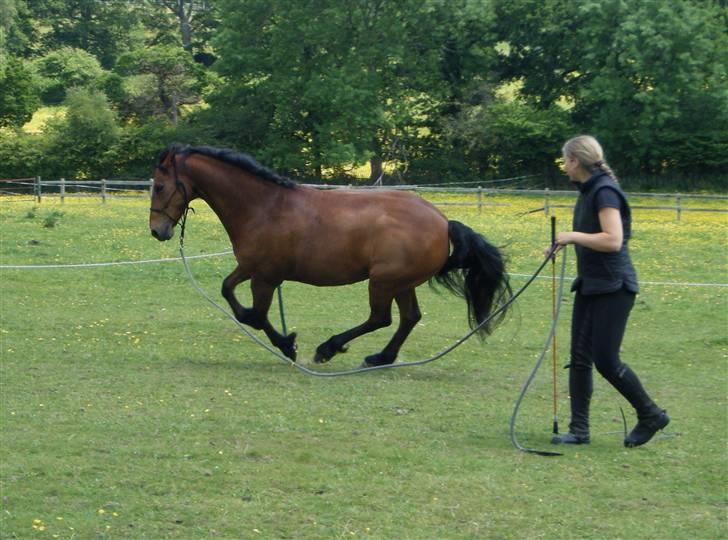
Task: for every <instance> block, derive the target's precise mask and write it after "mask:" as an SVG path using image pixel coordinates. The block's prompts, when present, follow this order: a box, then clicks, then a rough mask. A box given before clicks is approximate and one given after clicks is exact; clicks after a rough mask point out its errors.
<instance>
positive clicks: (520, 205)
mask: <svg viewBox="0 0 728 540" xmlns="http://www.w3.org/2000/svg"><path fill="white" fill-rule="evenodd" d="M504 202H507V203H508V204H509V206H494V207H491V208H487V209H486V210H484V211H483V212H482V214H479V213H477V211H476V210H474V209H467V208H456V207H448V208H446V213H447V214H448V215H449V216H450V217H452V218H454V219H459V220H461V221H464V222H465V223H467V224H469V225H470V226H472V227H473V228H475V229H476V230H478V231H480V232H482V233H483V234H485V235H486V236H487V237H488V238H489V239H490V240H491V241H492V242H494V243H496V244H498V245H502V246H504V250H505V252H506V253H507V255H508V257H509V269H510V271H511V272H512V273H514V275H513V277H512V280H513V284H514V285H515V286H520V285H521V284H522V283H523V282H524V279H525V278H524V277H522V276H521V275H518V274H530V273H531V272H532V271H533V270H534V269H535V268H536V267H537V266H538V264H539V263H540V262H541V253H542V250H543V248H544V246H545V244H546V243H547V242H548V237H549V228H550V225H549V220H548V219H547V218H546V217H545V216H544V215H543V214H542V213H533V214H526V215H523V211H524V210H528V209H529V208H532V207H534V201H528V200H526V199H516V198H511V199H504ZM194 206H195V207H196V209H197V213H196V214H195V215H193V216H191V218H190V222H189V225H188V232H187V238H186V246H187V254H188V255H199V254H205V253H207V254H210V253H216V252H221V251H225V250H227V249H229V246H228V242H227V239H226V237H225V233H224V231H223V229H222V227H221V226H220V225H219V223H218V222H217V219H216V217H215V216H214V215H213V214H212V212H211V211H210V210H209V209H207V208H206V207H205V206H204V204H203V203H196V204H194ZM536 206H538V205H536ZM557 216H558V220H559V228H565V227H566V224H567V223H568V222H569V221H570V216H569V212H568V211H563V212H559V213H558V214H557ZM724 216H725V214H684V215H683V216H682V219H681V221H679V222H678V221H676V219H675V214H673V213H671V212H658V211H640V212H638V213H636V215H635V238H634V240H633V242H632V250H633V256H634V260H635V264H636V266H637V270H638V272H639V275H640V278H641V280H642V282H643V284H642V293H641V295H640V296H639V298H638V303H637V305H636V307H635V309H634V311H633V314H632V318H631V321H630V327H629V330H628V333H627V336H626V339H625V343H624V346H623V357H624V360H625V361H627V362H629V363H630V365H632V367H633V368H634V369H635V371H637V373H639V374H640V376H641V378H642V379H643V382H644V384H645V386H646V387H647V389H648V390H649V391H650V393H651V394H652V395H653V397H654V398H655V400H656V401H657V402H658V403H659V404H660V405H661V406H663V407H665V408H667V410H668V411H669V413H670V415H671V416H672V418H673V423H672V424H671V425H670V427H669V428H668V430H667V434H668V436H662V435H661V436H658V438H657V439H656V440H654V441H653V442H651V443H650V444H648V445H646V446H644V447H641V448H637V449H631V450H628V449H625V448H624V447H623V446H622V435H621V430H622V425H621V424H622V421H621V416H620V412H619V407H620V406H621V407H624V409H625V413H626V414H627V418H628V422H629V424H630V426H629V427H631V425H632V424H633V422H634V414H633V411H631V410H630V408H629V406H628V404H626V403H625V402H624V401H623V400H622V399H621V398H620V397H619V395H618V394H617V393H616V392H615V391H614V390H613V389H612V388H611V387H609V386H608V385H607V384H606V383H605V382H604V381H603V380H602V379H600V378H598V377H597V378H596V380H595V395H594V400H593V426H592V429H593V434H592V439H593V442H592V444H591V445H590V446H588V447H579V448H563V449H562V450H563V451H564V453H565V455H564V456H563V457H555V458H545V457H539V456H534V455H529V454H524V453H521V452H518V451H516V450H515V449H514V448H513V447H512V445H511V442H510V439H509V435H508V427H509V420H510V416H511V411H512V408H513V404H514V401H515V399H516V397H517V395H518V392H519V391H520V388H521V385H522V384H523V382H524V380H525V378H526V376H527V375H528V372H529V371H530V369H531V367H532V365H533V363H534V361H535V360H536V357H537V355H538V353H539V352H540V349H541V347H542V345H543V340H544V339H545V336H546V332H547V329H548V326H549V323H550V314H551V292H550V291H551V283H550V279H546V280H537V281H536V282H535V283H534V285H533V286H532V287H531V288H530V289H529V290H528V291H527V292H526V293H525V294H524V295H523V296H522V298H521V299H520V300H519V301H518V303H517V306H516V309H515V310H514V312H513V313H512V314H511V316H510V317H509V319H508V320H507V321H506V322H505V323H504V324H503V325H502V326H501V327H499V328H498V329H497V330H496V332H495V333H494V334H493V336H491V338H489V339H488V340H487V341H486V342H485V343H480V342H478V341H476V340H471V341H468V342H466V343H465V344H464V345H463V346H462V347H460V348H458V349H456V350H455V351H454V352H453V353H451V354H450V355H448V356H446V357H445V358H443V359H442V360H439V361H437V362H434V363H431V364H428V365H427V366H424V367H419V368H411V369H399V370H389V371H383V372H382V371H380V372H376V373H371V374H366V375H359V376H354V377H343V378H333V379H322V378H314V377H309V376H306V375H303V374H301V373H299V372H298V371H297V370H295V369H293V368H291V367H289V366H286V365H285V364H283V363H282V362H280V361H279V360H277V359H276V358H274V357H273V356H272V355H270V354H269V353H267V352H265V351H264V350H262V349H261V348H259V347H258V346H256V345H255V344H253V343H252V342H251V341H250V340H249V339H248V338H247V337H246V336H244V335H243V334H241V333H240V331H239V330H238V329H237V328H236V327H235V325H234V324H233V323H232V322H231V321H229V320H227V319H226V318H224V317H223V316H222V315H221V314H220V313H219V312H217V311H215V310H214V309H212V308H211V307H210V306H209V305H208V304H207V303H205V301H204V300H203V299H201V298H200V297H199V296H198V295H197V293H196V292H195V291H194V290H193V289H192V287H191V286H190V284H189V281H188V280H187V278H186V276H185V275H184V273H183V270H182V267H181V265H180V264H179V263H176V262H165V263H150V264H136V265H117V266H102V267H90V268H88V267H87V268H68V267H67V268H48V269H31V270H28V269H0V302H1V304H0V340H1V342H0V385H1V387H0V481H1V484H0V489H1V492H0V537H1V538H81V539H85V538H131V539H161V538H193V539H197V538H200V539H201V538H231V539H233V538H372V539H395V538H396V539H400V538H401V539H439V538H448V539H449V538H453V539H457V538H518V539H520V538H554V539H556V538H559V539H560V538H594V539H603V538H610V539H611V538H633V537H640V538H654V539H671V538H678V539H679V538H690V539H714V538H721V537H722V538H725V537H726V536H727V535H728V527H727V525H728V524H727V523H726V521H727V520H726V485H727V484H726V469H727V467H726V465H728V460H727V459H726V458H727V457H728V456H727V454H726V449H727V446H726V444H727V443H728V433H727V432H726V430H727V427H728V422H727V420H728V417H727V414H726V413H727V411H728V410H727V409H726V394H727V389H728V388H727V386H726V381H727V380H728V379H727V378H726V375H727V373H726V359H727V358H728V310H727V309H726V308H727V307H728V304H727V301H726V300H727V296H728V288H726V287H715V286H713V287H697V286H686V285H679V284H680V283H721V284H726V283H728V258H727V255H728V250H727V249H728V248H727V244H726V240H727V237H726V231H727V230H728V229H727V227H726V225H728V222H727V220H726V218H725V217H724ZM147 219H148V202H147V201H143V200H121V199H117V200H112V201H110V202H108V203H107V204H101V203H100V202H99V201H97V200H67V201H66V204H64V205H61V204H59V203H58V201H57V200H53V199H46V200H44V201H43V202H42V204H40V205H38V204H35V203H33V202H17V201H12V200H9V199H3V200H0V223H1V224H2V228H1V229H0V264H1V265H11V264H29V265H41V264H68V263H99V262H111V261H117V262H121V261H130V260H146V259H160V258H170V257H176V256H177V243H176V241H172V242H169V243H164V244H162V243H159V242H157V241H156V240H153V239H152V238H151V236H150V235H149V231H148V227H147ZM570 257H571V258H570V261H569V265H568V271H567V274H568V275H570V276H571V275H573V273H574V265H573V262H574V261H573V253H571V254H570ZM232 268H233V261H232V259H231V257H230V256H223V257H211V258H206V259H196V260H194V261H193V262H192V269H193V271H194V273H195V275H196V276H197V278H198V279H199V281H200V283H201V284H202V286H203V287H205V289H206V290H207V291H209V292H210V294H211V295H212V296H213V297H215V298H219V293H218V291H219V287H220V282H221V280H222V278H223V277H224V276H225V275H226V274H227V273H228V272H229V271H230V270H231V269H232ZM547 273H548V274H549V275H550V268H549V269H548V272H547ZM283 290H284V299H285V315H286V319H287V323H288V327H289V330H295V331H296V332H298V335H299V357H300V358H302V359H303V361H304V362H305V361H307V360H308V359H309V358H311V357H312V355H313V351H314V349H315V347H316V346H317V345H318V344H319V343H320V342H321V341H323V340H325V339H327V338H328V337H329V336H330V335H331V334H332V333H336V332H340V331H341V330H343V329H345V328H349V327H351V326H353V325H354V324H356V323H358V322H361V320H363V318H364V317H365V316H366V285H365V284H358V285H355V286H350V287H342V288H330V289H318V288H313V287H309V286H304V285H300V284H295V283H287V284H285V286H284V289H283ZM238 293H239V295H240V296H241V297H242V298H244V299H246V302H244V303H249V302H248V301H247V299H249V294H247V290H246V287H245V286H241V287H240V288H239V290H238ZM419 296H420V304H421V307H422V310H423V312H424V317H423V319H422V321H421V323H420V324H419V325H418V327H417V328H416V330H415V331H414V333H413V335H412V336H411V337H410V339H409V341H408V342H407V343H406V344H405V347H404V349H403V352H402V355H401V356H400V359H401V360H405V361H406V360H418V359H421V358H425V357H428V356H430V355H431V354H433V353H435V352H437V351H439V350H441V349H443V348H444V347H446V346H447V345H449V344H450V343H451V342H452V341H453V340H455V339H457V338H458V337H460V336H461V335H462V334H463V333H465V331H466V329H467V326H466V309H465V305H464V303H463V302H462V300H460V299H458V298H455V297H452V296H449V295H448V294H446V293H442V294H438V293H436V292H433V291H432V290H430V289H429V288H428V287H427V286H423V287H421V288H420V291H419ZM563 306H564V309H563V314H564V315H563V317H562V320H561V322H560V325H559V332H558V344H559V347H558V352H559V363H560V364H566V363H567V362H568V346H567V343H568V319H569V313H570V307H571V297H570V296H567V298H566V299H565V300H564V304H563ZM277 317H278V314H277V311H276V310H275V309H274V310H273V311H272V313H271V319H272V320H274V321H277ZM392 331H393V330H392V329H387V330H383V331H380V332H378V333H377V334H376V335H373V336H368V337H364V338H362V339H360V340H358V341H356V342H354V343H353V344H352V346H351V348H350V350H349V352H348V353H347V354H344V355H340V356H338V357H336V358H335V359H334V360H333V361H332V362H331V363H330V365H326V366H324V367H323V368H322V369H327V370H337V369H346V368H352V367H355V366H357V365H358V364H359V362H360V361H361V359H362V358H363V357H364V356H365V355H367V354H369V353H371V352H373V351H375V350H378V348H379V347H381V346H382V345H383V344H384V343H385V342H386V341H387V340H388V338H389V336H390V335H391V332H392ZM550 380H551V374H550V369H549V366H544V367H543V368H542V370H541V371H540V372H539V374H538V376H537V378H536V380H535V381H534V383H533V385H532V387H531V389H530V391H529V393H528V395H527V397H526V400H525V402H524V404H523V406H522V409H521V412H520V416H519V422H518V437H519V440H520V441H521V442H522V443H523V444H525V445H528V446H533V447H537V448H543V449H551V448H550V447H551V445H550V444H549V440H550V436H551V433H550V432H551V421H552V412H551V384H550ZM558 386H559V409H560V412H559V419H560V425H561V429H562V431H564V430H566V427H567V424H568V396H567V393H566V372H565V371H563V370H560V372H559V383H558Z"/></svg>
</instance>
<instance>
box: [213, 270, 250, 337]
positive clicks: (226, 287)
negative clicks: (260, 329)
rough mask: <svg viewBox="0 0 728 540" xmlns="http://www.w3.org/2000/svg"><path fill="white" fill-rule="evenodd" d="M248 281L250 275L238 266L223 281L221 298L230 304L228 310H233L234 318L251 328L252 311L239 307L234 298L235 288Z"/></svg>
mask: <svg viewBox="0 0 728 540" xmlns="http://www.w3.org/2000/svg"><path fill="white" fill-rule="evenodd" d="M248 279H250V273H249V272H248V271H247V270H245V269H243V267H242V266H238V267H237V268H236V269H235V270H233V271H232V273H231V274H230V275H229V276H228V277H226V278H225V279H224V280H223V282H222V291H221V294H222V297H223V298H224V299H225V300H227V303H228V304H230V309H232V310H233V313H234V314H235V318H236V319H237V320H238V321H240V322H241V323H243V324H247V325H248V326H253V324H252V323H253V319H252V317H253V313H252V312H253V310H252V309H248V308H245V307H243V306H242V305H240V302H238V299H237V298H236V297H235V287H237V286H238V285H239V284H240V283H242V282H243V281H247V280H248Z"/></svg>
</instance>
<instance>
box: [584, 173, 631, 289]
mask: <svg viewBox="0 0 728 540" xmlns="http://www.w3.org/2000/svg"><path fill="white" fill-rule="evenodd" d="M601 189H611V190H613V191H615V192H616V193H617V194H618V195H619V198H620V199H621V201H622V207H621V209H620V214H621V216H622V228H623V230H624V237H623V240H622V248H621V249H620V250H619V251H617V252H610V253H604V252H601V251H594V250H593V249H589V248H586V247H583V246H578V245H575V246H574V247H575V248H576V268H577V276H578V277H577V278H576V280H575V281H574V283H573V284H572V286H571V290H572V291H577V290H578V291H579V292H580V293H581V294H585V295H591V294H606V293H611V292H616V291H618V290H620V289H621V288H623V287H624V288H625V289H627V290H628V291H631V292H633V293H637V292H639V286H638V284H637V273H636V272H635V269H634V266H632V261H631V260H630V257H629V250H628V248H627V243H628V242H629V239H630V237H631V236H632V212H631V211H630V208H629V204H628V203H627V197H626V196H625V194H624V192H623V191H622V190H621V189H620V187H619V184H617V183H616V182H615V181H614V180H612V178H611V177H610V176H609V175H607V174H605V173H603V172H598V173H596V174H595V175H593V176H592V177H591V178H590V179H589V180H587V181H586V182H584V183H583V184H581V185H579V191H580V192H581V194H580V195H579V198H578V200H577V201H576V207H575V208H574V223H573V229H574V230H575V231H578V232H583V233H588V234H593V233H599V232H601V231H602V228H601V226H600V224H599V209H598V208H597V207H596V195H597V192H599V190H601Z"/></svg>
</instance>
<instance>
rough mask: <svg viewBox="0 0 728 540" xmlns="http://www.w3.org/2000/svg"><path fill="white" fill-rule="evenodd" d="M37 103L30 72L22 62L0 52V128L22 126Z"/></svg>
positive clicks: (30, 115)
mask: <svg viewBox="0 0 728 540" xmlns="http://www.w3.org/2000/svg"><path fill="white" fill-rule="evenodd" d="M39 104H40V102H39V100H38V92H37V89H36V87H35V83H34V81H33V76H32V73H31V72H30V70H29V69H28V68H26V66H25V64H24V62H23V61H22V60H21V59H19V58H17V57H15V56H12V55H10V56H5V57H3V55H2V54H0V128H2V127H20V126H22V125H23V124H25V123H26V122H27V121H28V120H30V119H31V118H32V116H33V112H34V111H35V110H36V109H37V108H38V105H39Z"/></svg>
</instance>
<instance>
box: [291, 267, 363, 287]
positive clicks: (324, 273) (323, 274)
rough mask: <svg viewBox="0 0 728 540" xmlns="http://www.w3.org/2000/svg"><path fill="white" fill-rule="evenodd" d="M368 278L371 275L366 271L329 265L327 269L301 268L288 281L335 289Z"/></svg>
mask: <svg viewBox="0 0 728 540" xmlns="http://www.w3.org/2000/svg"><path fill="white" fill-rule="evenodd" d="M368 277H369V273H368V271H367V270H366V269H355V268H351V267H346V266H344V267H338V266H337V265H330V264H329V265H326V267H325V268H299V269H297V270H296V271H295V272H293V273H292V274H291V276H290V277H289V278H288V279H289V280H290V281H298V282H301V283H306V284H308V285H316V286H317V287H333V286H336V285H350V284H352V283H356V282H358V281H364V280H365V279H367V278H368Z"/></svg>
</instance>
